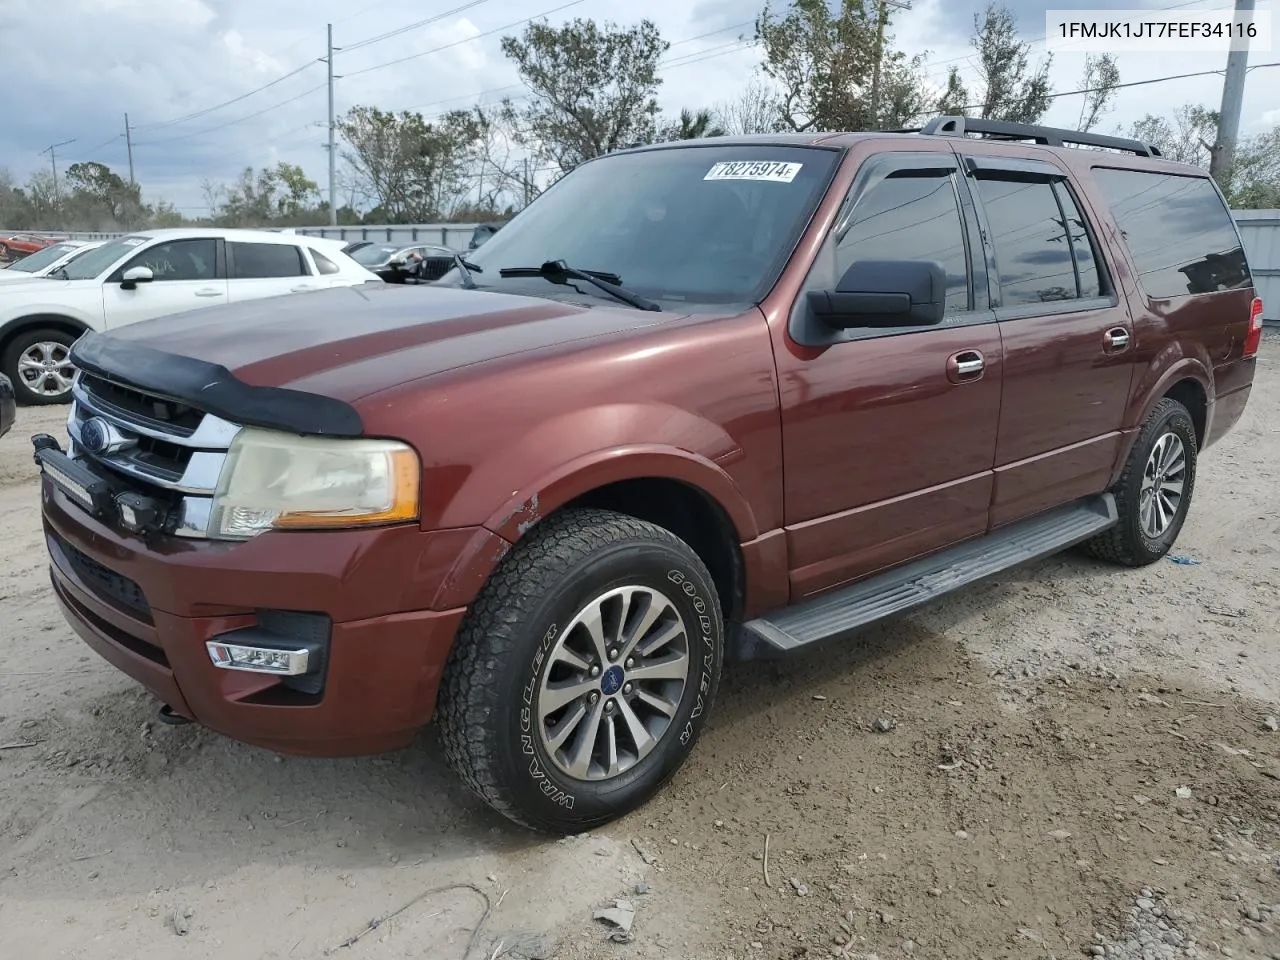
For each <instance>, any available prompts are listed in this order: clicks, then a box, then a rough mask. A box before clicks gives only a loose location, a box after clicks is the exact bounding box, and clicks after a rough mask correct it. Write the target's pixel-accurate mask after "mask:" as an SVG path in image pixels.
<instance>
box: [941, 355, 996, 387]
mask: <svg viewBox="0 0 1280 960" xmlns="http://www.w3.org/2000/svg"><path fill="white" fill-rule="evenodd" d="M986 366H987V361H986V359H985V358H984V357H983V356H982V354H981V353H979V352H978V351H977V350H961V351H960V352H959V353H953V354H952V355H951V356H949V357H947V379H948V380H950V381H951V382H952V383H970V382H972V381H974V380H981V379H982V371H983V370H984V369H986Z"/></svg>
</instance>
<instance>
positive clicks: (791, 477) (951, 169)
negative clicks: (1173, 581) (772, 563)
mask: <svg viewBox="0 0 1280 960" xmlns="http://www.w3.org/2000/svg"><path fill="white" fill-rule="evenodd" d="M850 162H853V161H850ZM966 191H967V188H966V185H965V183H964V181H963V178H962V177H961V175H960V170H959V165H958V162H957V160H956V157H955V155H954V154H953V153H952V152H951V151H950V150H949V149H947V148H946V147H941V148H940V149H937V150H929V149H912V150H910V151H902V152H891V153H882V154H878V155H876V156H873V157H872V158H871V159H869V160H868V161H866V162H865V163H864V164H863V166H862V168H861V169H860V170H859V172H858V175H857V177H856V178H855V179H854V182H853V185H852V187H851V189H850V193H849V196H848V197H847V198H846V201H845V205H844V207H842V208H841V211H840V214H839V215H838V216H837V219H836V222H835V225H834V226H833V228H832V231H831V233H830V235H829V236H828V237H827V239H826V241H825V242H824V245H823V247H822V248H821V250H820V251H819V253H818V256H817V259H816V260H815V262H814V265H813V268H812V269H811V271H810V273H809V276H808V278H807V280H806V282H805V287H804V291H805V292H807V291H808V290H830V289H833V288H834V287H835V285H836V282H837V281H838V279H839V278H840V277H841V276H842V275H843V274H844V272H845V271H846V270H847V269H848V268H849V267H850V266H851V265H852V264H853V263H854V262H855V261H858V260H931V261H936V262H938V263H940V264H941V265H942V267H943V269H944V271H945V273H946V276H947V281H948V283H947V299H946V311H945V316H944V318H943V320H942V322H941V323H940V324H938V325H936V326H923V327H920V326H917V327H898V328H892V329H884V328H881V329H876V328H864V329H849V330H843V331H833V330H829V329H823V328H821V327H820V326H817V325H816V324H817V321H816V319H815V317H813V316H812V315H810V314H809V311H808V307H807V300H806V297H805V295H804V292H802V293H801V295H800V296H799V297H798V298H797V300H796V304H795V308H794V310H793V312H792V314H791V317H790V318H789V323H788V327H787V329H786V330H785V331H781V332H779V331H775V342H776V346H777V349H776V350H775V354H776V355H777V364H778V378H779V389H780V394H781V404H782V437H783V463H784V470H785V479H784V496H785V504H784V506H785V513H786V529H787V539H788V548H789V554H790V560H791V599H792V601H793V602H794V601H797V600H800V599H802V598H803V597H806V596H811V595H814V594H816V593H820V592H822V591H824V590H827V589H830V588H832V587H836V586H839V585H841V584H844V583H847V582H850V581H852V580H855V579H858V578H861V577H865V576H867V575H868V574H871V573H874V572H876V571H877V570H881V569H883V568H885V567H889V566H892V565H894V564H897V563H901V562H903V561H905V560H909V559H911V558H912V557H916V556H919V555H921V554H925V553H929V552H932V551H934V550H937V549H939V548H941V547H944V546H947V545H949V544H952V543H955V542H958V541H960V540H964V539H967V538H969V537H973V536H978V535H980V534H982V533H984V532H985V531H986V529H987V523H988V510H989V506H990V499H991V491H992V478H993V475H992V467H993V465H994V461H995V447H996V427H997V423H998V421H999V415H1000V382H1001V372H1002V366H1003V364H1002V353H1001V344H1000V330H999V327H998V325H997V324H996V323H995V317H994V314H992V312H991V311H990V309H989V307H988V303H987V290H986V267H985V263H984V262H983V259H982V248H981V240H980V237H979V234H978V232H977V229H976V224H975V223H974V221H973V217H972V215H971V213H972V201H971V199H970V198H969V196H968V193H967V192H966Z"/></svg>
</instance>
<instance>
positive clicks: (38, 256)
mask: <svg viewBox="0 0 1280 960" xmlns="http://www.w3.org/2000/svg"><path fill="white" fill-rule="evenodd" d="M74 249H76V247H75V244H73V243H55V244H54V245H53V246H51V247H45V248H44V249H43V250H37V251H36V252H35V253H33V254H30V255H28V256H25V257H23V258H22V259H21V260H19V261H18V262H17V263H14V264H13V265H12V266H10V267H9V269H10V270H20V271H21V272H23V273H35V272H36V271H37V270H43V269H44V268H45V267H47V266H49V264H51V263H55V262H56V261H57V259H58V258H59V257H61V256H64V255H66V254H67V253H70V252H71V251H72V250H74Z"/></svg>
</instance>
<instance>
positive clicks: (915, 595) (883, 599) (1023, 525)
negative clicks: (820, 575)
mask: <svg viewBox="0 0 1280 960" xmlns="http://www.w3.org/2000/svg"><path fill="white" fill-rule="evenodd" d="M1117 521H1118V514H1117V513H1116V502H1115V498H1114V497H1113V496H1112V495H1111V494H1109V493H1106V494H1103V495H1101V496H1098V497H1088V498H1086V499H1084V500H1078V501H1076V502H1075V503H1071V504H1067V505H1066V506H1064V507H1058V508H1056V509H1054V510H1051V511H1049V512H1048V513H1042V514H1040V515H1039V516H1036V517H1032V518H1030V519H1028V520H1020V521H1018V522H1017V523H1013V524H1010V525H1009V526H1007V527H1001V528H999V529H997V530H995V531H993V532H992V533H989V534H987V535H986V536H983V537H979V538H978V539H976V540H966V541H965V542H964V543H961V544H958V545H957V546H954V547H950V548H948V549H946V550H943V551H942V552H940V553H936V554H933V555H932V556H929V557H925V558H923V559H921V560H915V561H912V562H911V563H908V564H905V565H903V566H901V567H895V568H894V569H892V570H888V571H886V572H884V573H879V574H876V575H875V576H873V577H870V578H868V579H866V580H862V581H859V582H858V583H855V584H853V585H852V586H849V587H845V588H843V589H840V590H836V591H834V592H832V593H827V594H823V595H821V596H818V597H815V598H813V599H812V600H805V601H803V602H801V603H798V604H796V605H795V606H791V607H784V608H783V609H781V610H776V611H774V612H772V613H769V614H767V615H765V616H763V617H757V618H755V619H754V620H748V621H747V622H746V623H745V624H743V635H742V637H741V640H742V641H743V650H742V651H741V652H742V653H743V654H744V655H745V656H748V657H750V656H753V655H756V656H758V655H761V654H766V655H767V654H768V653H777V652H787V651H791V650H795V649H797V648H799V647H803V646H805V645H806V644H810V643H814V642H816V641H819V640H829V639H834V638H837V637H841V636H843V635H845V634H849V633H852V632H854V631H856V630H858V629H859V628H861V627H865V626H867V625H868V624H871V623H874V622H876V621H877V620H881V619H883V618H885V617H890V616H893V615H894V614H897V613H902V612H903V611H905V610H910V609H912V608H913V607H918V606H920V605H921V604H924V603H928V602H929V601H930V600H933V599H935V598H937V597H940V596H942V595H943V594H946V593H950V592H951V591H952V590H955V589H956V588H958V587H963V586H965V585H967V584H970V583H974V582H975V581H978V580H982V579H984V578H986V577H989V576H991V575H992V574H996V573H1000V572H1001V571H1003V570H1008V569H1010V568H1011V567H1016V566H1018V565H1019V564H1023V563H1027V562H1028V561H1031V560H1039V559H1041V558H1042V557H1047V556H1051V555H1052V554H1055V553H1058V552H1059V551H1061V550H1065V549H1066V548H1068V547H1071V546H1074V545H1075V544H1077V543H1081V542H1082V541H1084V540H1088V539H1089V538H1090V537H1092V536H1094V535H1095V534H1098V533H1101V532H1102V531H1104V530H1106V529H1107V528H1108V527H1112V526H1114V525H1115V524H1116V523H1117Z"/></svg>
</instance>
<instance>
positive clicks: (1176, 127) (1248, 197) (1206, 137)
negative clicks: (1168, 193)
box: [1129, 103, 1280, 209]
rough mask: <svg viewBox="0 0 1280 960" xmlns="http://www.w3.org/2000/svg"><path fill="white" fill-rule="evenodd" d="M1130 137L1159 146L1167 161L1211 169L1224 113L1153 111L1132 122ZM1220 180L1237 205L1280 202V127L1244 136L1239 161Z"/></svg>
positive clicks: (1192, 107)
mask: <svg viewBox="0 0 1280 960" xmlns="http://www.w3.org/2000/svg"><path fill="white" fill-rule="evenodd" d="M1129 136H1131V137H1133V138H1134V139H1135V140H1141V141H1142V142H1144V143H1149V144H1151V145H1153V146H1155V147H1157V148H1158V149H1159V150H1160V153H1161V155H1162V156H1163V157H1164V158H1165V159H1166V160H1173V161H1174V162H1176V163H1190V164H1194V165H1195V166H1198V167H1203V168H1204V169H1206V170H1207V169H1208V168H1209V158H1210V157H1211V156H1212V155H1213V143H1214V141H1215V140H1216V139H1217V136H1218V113H1217V111H1216V110H1210V109H1209V108H1208V107H1203V106H1200V105H1198V104H1190V103H1188V104H1183V105H1182V106H1181V107H1179V108H1178V109H1177V110H1175V111H1174V113H1173V116H1172V117H1171V118H1169V119H1165V118H1163V117H1157V116H1155V115H1153V114H1147V115H1146V116H1145V117H1143V118H1142V119H1141V120H1139V121H1138V122H1137V123H1135V124H1133V126H1132V127H1130V129H1129ZM1218 185H1219V186H1220V187H1222V192H1223V194H1225V195H1226V198H1227V202H1228V203H1229V204H1230V205H1231V206H1232V207H1235V208H1240V209H1262V208H1271V207H1280V126H1277V127H1273V128H1272V129H1271V130H1270V132H1268V133H1264V134H1261V135H1258V136H1253V137H1243V138H1242V139H1241V140H1240V142H1239V144H1238V145H1237V146H1236V162H1235V164H1234V166H1232V168H1231V169H1230V170H1227V171H1226V172H1225V173H1223V174H1221V175H1220V176H1219V177H1218Z"/></svg>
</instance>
